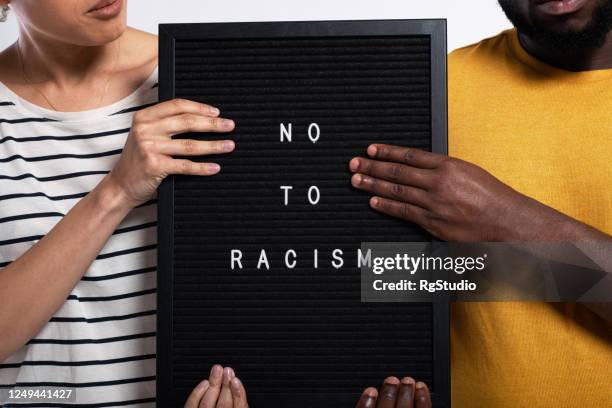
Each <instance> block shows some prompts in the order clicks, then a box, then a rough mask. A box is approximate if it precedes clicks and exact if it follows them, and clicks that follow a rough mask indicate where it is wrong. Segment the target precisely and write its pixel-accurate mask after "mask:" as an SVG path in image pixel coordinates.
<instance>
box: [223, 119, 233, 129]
mask: <svg viewBox="0 0 612 408" xmlns="http://www.w3.org/2000/svg"><path fill="white" fill-rule="evenodd" d="M223 128H224V129H233V128H234V121H233V120H229V119H225V120H223Z"/></svg>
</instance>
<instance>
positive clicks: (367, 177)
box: [349, 145, 588, 242]
mask: <svg viewBox="0 0 612 408" xmlns="http://www.w3.org/2000/svg"><path fill="white" fill-rule="evenodd" d="M368 156H369V157H370V158H364V157H356V158H354V159H352V160H351V161H350V163H349V167H350V169H351V171H352V172H353V173H355V174H354V175H353V177H352V179H351V182H352V184H353V186H354V187H356V188H358V189H361V190H365V191H368V192H370V193H372V194H374V197H372V198H371V199H370V205H371V206H372V208H374V209H375V210H377V211H380V212H382V213H385V214H388V215H391V216H393V217H397V218H402V219H405V220H407V221H411V222H414V223H416V224H418V225H420V226H421V227H423V228H424V229H426V230H427V231H429V232H430V233H431V234H433V235H435V236H437V237H438V238H440V239H443V240H446V241H454V242H477V241H483V242H484V241H489V242H492V241H537V240H555V239H567V240H570V238H569V237H563V236H562V234H563V231H567V230H569V229H571V228H572V226H571V223H575V224H580V223H578V222H577V221H575V220H572V219H571V218H569V217H567V216H564V215H563V214H561V213H559V212H557V211H556V210H554V209H552V208H550V207H547V206H545V205H543V204H541V203H539V202H537V201H535V200H533V199H531V198H529V197H527V196H525V195H523V194H520V193H519V192H517V191H515V190H513V189H512V188H510V187H509V186H507V185H506V184H504V183H502V182H501V181H499V180H498V179H496V178H495V177H493V176H492V175H491V174H490V173H488V172H487V171H485V170H483V169H482V168H480V167H478V166H476V165H474V164H470V163H468V162H465V161H463V160H459V159H455V158H452V157H447V156H443V155H440V154H436V153H430V152H426V151H423V150H419V149H412V148H405V147H398V146H389V145H370V146H369V147H368ZM575 228H578V227H575ZM581 228H583V229H585V228H586V229H588V227H586V226H585V225H584V224H581Z"/></svg>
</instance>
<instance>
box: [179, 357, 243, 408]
mask: <svg viewBox="0 0 612 408" xmlns="http://www.w3.org/2000/svg"><path fill="white" fill-rule="evenodd" d="M248 407H249V404H248V402H247V397H246V391H245V389H244V386H243V385H242V382H241V381H240V379H238V377H236V374H235V373H234V370H232V369H231V368H230V367H225V368H223V367H221V366H220V365H214V366H213V368H212V369H211V370H210V377H209V378H208V380H204V381H202V382H201V383H200V384H198V385H197V386H196V387H195V388H194V389H193V391H192V392H191V395H189V398H188V399H187V402H186V403H185V408H248Z"/></svg>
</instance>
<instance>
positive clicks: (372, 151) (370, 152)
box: [368, 145, 378, 156]
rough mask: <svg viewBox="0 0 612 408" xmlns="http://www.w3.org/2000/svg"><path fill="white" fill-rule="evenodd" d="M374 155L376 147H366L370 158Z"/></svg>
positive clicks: (376, 151) (376, 150)
mask: <svg viewBox="0 0 612 408" xmlns="http://www.w3.org/2000/svg"><path fill="white" fill-rule="evenodd" d="M376 153H378V147H376V146H375V145H370V146H368V154H369V155H370V156H376Z"/></svg>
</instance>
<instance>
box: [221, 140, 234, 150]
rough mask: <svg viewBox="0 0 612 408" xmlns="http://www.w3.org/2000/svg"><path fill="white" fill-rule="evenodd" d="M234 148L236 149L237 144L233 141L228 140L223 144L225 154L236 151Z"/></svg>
mask: <svg viewBox="0 0 612 408" xmlns="http://www.w3.org/2000/svg"><path fill="white" fill-rule="evenodd" d="M234 147H236V144H235V143H234V142H233V141H232V140H227V141H225V142H223V151H224V152H231V151H232V150H234Z"/></svg>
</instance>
